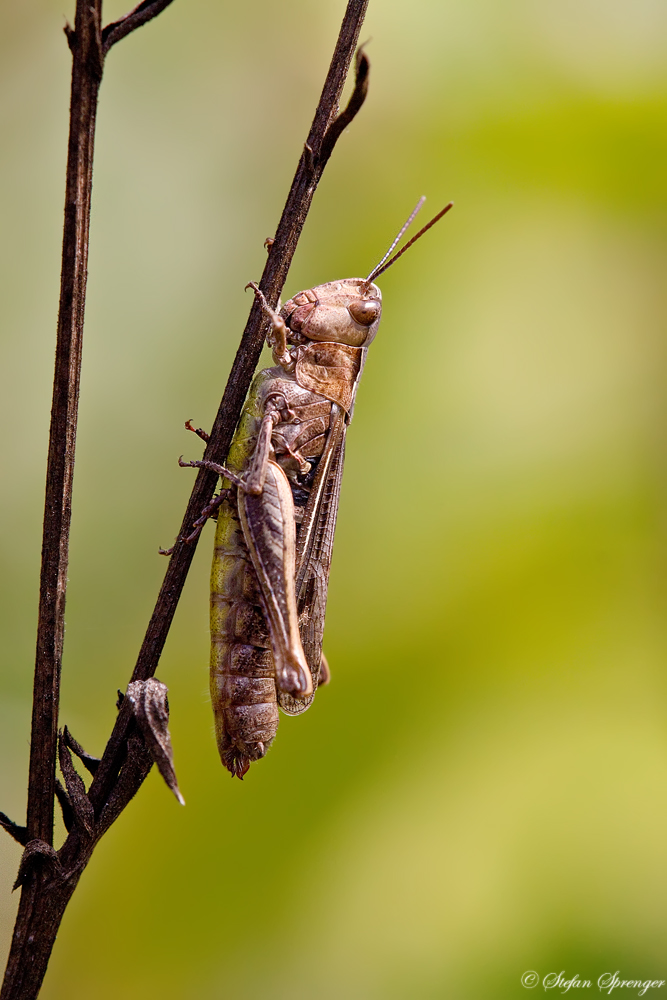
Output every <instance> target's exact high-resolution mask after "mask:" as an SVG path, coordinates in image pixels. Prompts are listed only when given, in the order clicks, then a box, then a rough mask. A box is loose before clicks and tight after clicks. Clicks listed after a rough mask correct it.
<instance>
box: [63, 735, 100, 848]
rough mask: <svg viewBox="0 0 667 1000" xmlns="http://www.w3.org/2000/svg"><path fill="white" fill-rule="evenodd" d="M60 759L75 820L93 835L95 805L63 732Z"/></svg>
mask: <svg viewBox="0 0 667 1000" xmlns="http://www.w3.org/2000/svg"><path fill="white" fill-rule="evenodd" d="M58 760H59V762H60V770H61V771H62V775H63V778H64V779H65V785H66V786H67V794H68V796H69V801H70V804H71V806H72V812H73V813H74V822H75V823H76V825H77V826H78V827H79V828H80V829H81V830H82V831H83V832H85V833H87V834H88V835H89V836H92V834H93V830H94V828H95V813H94V812H93V806H92V803H91V801H90V799H89V798H88V795H87V793H86V786H85V785H84V783H83V780H82V778H81V776H80V775H79V774H78V773H77V772H76V770H75V768H74V764H73V763H72V755H71V753H70V752H69V748H68V747H67V745H66V743H65V740H64V738H63V734H62V732H61V733H60V740H59V741H58Z"/></svg>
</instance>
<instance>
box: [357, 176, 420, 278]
mask: <svg viewBox="0 0 667 1000" xmlns="http://www.w3.org/2000/svg"><path fill="white" fill-rule="evenodd" d="M425 201H426V195H422V196H421V198H420V199H419V201H418V202H417V204H416V205H415V207H414V208H413V209H412V211H411V212H410V215H409V216H408V217H407V219H406V220H405V222H404V223H403V225H402V226H401V228H400V229H399V231H398V235H397V236H396V239H395V240H394V242H393V243H392V244H391V246H390V247H389V249H388V250H387V252H386V254H385V255H384V257H383V258H382V260H381V261H379V262H378V263H377V264H376V265H375V267H374V268H373V270H372V271H371V273H370V274H369V275H368V277H367V278H366V284H370V282H371V281H372V280H373V278H374V277H375V275H376V274H378V273H379V270H380V268H381V267H382V265H383V264H384V262H385V261H386V259H387V257H389V255H390V254H391V253H392V252H393V250H394V247H396V246H398V244H399V243H400V240H401V237H402V236H403V233H404V232H405V231H406V229H409V227H410V226H411V225H412V222H413V220H414V218H415V216H416V215H417V212H419V210H420V208H421V207H422V205H423V204H424V202H425Z"/></svg>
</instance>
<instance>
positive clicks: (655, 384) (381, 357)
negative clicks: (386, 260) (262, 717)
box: [0, 0, 667, 1000]
mask: <svg viewBox="0 0 667 1000" xmlns="http://www.w3.org/2000/svg"><path fill="white" fill-rule="evenodd" d="M126 2H127V0H122V2H121V0H113V2H111V0H110V2H108V3H107V4H106V11H105V14H106V18H105V19H106V20H111V19H112V18H113V17H115V16H118V15H119V14H121V13H123V12H124V9H125V5H126ZM66 7H67V9H66V10H65V11H63V6H62V4H61V3H60V0H23V2H21V3H19V2H17V0H13V2H9V0H5V2H4V3H3V9H2V13H3V34H2V36H1V37H0V53H1V60H0V62H1V68H0V76H1V79H2V88H1V94H2V96H1V98H0V100H1V115H2V136H3V142H2V150H1V151H0V167H1V172H2V179H1V183H0V200H1V206H0V213H1V217H2V241H1V243H2V248H1V250H0V253H1V254H2V259H1V263H0V286H1V294H2V319H3V323H2V330H3V355H2V363H1V366H0V379H1V380H2V390H1V394H2V413H1V417H0V427H1V429H2V443H3V458H2V467H3V475H2V501H3V507H2V510H3V514H2V536H1V545H2V565H3V572H2V577H1V579H0V587H1V588H2V594H1V600H0V614H1V616H2V636H3V640H2V647H1V655H2V660H3V665H2V708H1V718H0V750H1V752H2V759H3V769H2V787H1V788H0V796H1V798H0V808H2V809H3V810H5V811H6V812H8V813H10V814H11V815H12V816H14V817H15V818H16V819H17V820H21V819H22V817H23V815H24V808H25V806H24V802H25V777H26V764H27V754H28V740H29V717H30V689H31V682H32V669H33V655H34V627H35V618H36V604H37V584H38V570H39V552H40V543H41V527H40V525H41V513H42V504H43V482H44V463H45V455H46V445H47V431H48V417H49V408H50V394H51V388H50V386H51V378H52V364H53V347H54V338H55V319H56V309H57V296H58V282H59V263H60V262H59V252H60V239H61V226H62V203H63V183H64V166H65V152H66V129H67V105H68V96H69V72H70V60H69V54H68V50H67V47H66V44H65V39H64V37H63V35H62V31H61V29H62V26H63V23H64V18H63V15H64V14H66V15H67V16H68V17H70V18H72V17H73V4H72V3H71V0H68V4H67V5H66ZM343 9H344V3H343V0H335V2H334V0H326V2H320V3H312V2H311V3H308V2H306V0H289V2H284V3H275V2H273V3H272V2H270V0H246V2H245V3H244V4H243V5H242V6H241V5H238V4H232V3H230V2H228V0H187V2H186V0H175V2H174V4H173V5H172V6H171V7H170V8H169V9H168V10H167V11H166V12H165V13H164V14H162V15H161V17H160V18H159V19H158V20H157V21H156V22H154V23H153V24H151V25H150V26H148V27H146V28H143V29H142V30H141V31H139V32H137V33H136V34H135V35H133V36H132V37H131V38H129V39H126V40H125V41H123V42H122V43H120V44H119V45H118V46H117V47H116V48H114V49H113V51H112V52H111V55H110V56H109V59H108V61H107V66H106V72H105V78H104V82H103V87H102V96H101V104H100V113H99V119H98V133H97V134H98V138H97V149H96V161H95V162H96V166H95V183H94V191H93V217H92V238H91V252H90V279H89V297H88V309H87V316H86V337H85V350H84V366H83V379H82V393H81V422H80V432H79V441H78V450H77V466H76V478H75V494H74V517H73V530H72V552H71V563H70V581H71V582H70V589H69V595H68V603H67V635H66V649H65V658H64V672H63V693H62V721H63V722H64V723H65V722H66V723H67V724H68V725H69V726H70V727H71V728H72V730H73V732H74V734H75V735H76V737H77V738H78V739H79V740H80V741H81V742H83V743H84V745H85V746H86V748H87V749H88V750H89V751H90V752H93V753H99V752H100V751H101V750H102V748H103V746H104V742H105V739H106V736H107V734H108V733H109V731H110V727H111V725H112V723H113V719H114V715H115V707H114V702H115V696H116V695H115V692H116V689H117V688H119V687H120V688H124V687H125V685H126V683H127V679H128V676H129V673H130V671H131V669H132V666H133V663H134V658H135V656H136V653H137V650H138V647H139V644H140V641H141V638H142V635H143V629H144V627H145V623H146V621H147V618H148V615H149V613H150V611H151V609H152V606H153V603H154V600H155V596H156V592H157V589H158V586H159V583H160V580H161V577H162V574H163V572H164V569H165V565H164V562H163V561H162V560H161V558H160V557H159V556H158V554H157V549H158V546H159V545H168V544H170V543H171V540H172V538H173V536H174V534H175V532H176V530H177V527H178V524H179V522H180V516H181V514H182V511H183V508H184V504H185V501H186V498H187V496H188V493H189V489H190V486H191V481H192V477H191V473H190V472H188V471H183V470H180V469H178V467H177V465H176V459H177V457H178V455H179V454H180V453H185V454H186V455H188V456H191V457H197V456H198V454H199V447H198V444H197V441H196V440H195V439H194V438H193V437H192V436H191V435H188V434H187V433H186V432H185V431H184V430H183V421H184V420H185V419H186V418H193V419H194V420H195V421H196V422H197V424H198V425H199V426H204V427H206V426H208V425H210V423H211V421H212V418H213V415H214V413H215V410H216V407H217V404H218V401H219V398H220V395H221V392H222V389H223V386H224V383H225V379H226V376H227V372H228V369H229V365H230V363H231V359H232V357H233V353H234V351H235V348H236V345H237V343H238V339H239V335H240V331H241V329H242V326H243V323H244V320H245V317H246V314H247V311H248V308H249V305H250V297H249V294H248V293H244V291H243V286H244V284H245V283H246V282H247V281H248V280H250V279H256V278H257V277H258V276H259V274H260V273H261V269H262V266H263V262H264V259H265V251H264V249H263V247H262V244H263V241H264V239H265V237H267V236H269V235H271V234H272V233H273V232H274V229H275V226H276V223H277V219H278V217H279V213H280V210H281V207H282V204H283V202H284V198H285V195H286V191H287V188H288V185H289V182H290V180H291V177H292V174H293V171H294V167H295V164H296V160H297V157H298V155H299V151H300V147H301V143H302V142H303V140H304V137H305V135H306V133H307V129H308V126H309V123H310V119H311V116H312V112H313V109H314V105H315V102H316V100H317V97H318V96H319V91H320V88H321V85H322V81H323V78H324V73H325V70H326V67H327V65H328V62H329V58H330V53H331V50H332V47H333V43H334V39H335V36H336V32H337V27H338V24H339V21H340V18H341V16H342V13H343ZM369 36H370V37H372V43H371V44H370V45H369V47H368V52H369V55H370V58H371V60H372V76H371V87H370V95H369V98H368V102H367V104H366V106H365V108H364V109H363V111H362V113H361V115H360V116H359V118H358V119H357V120H356V121H355V123H354V124H353V126H352V127H351V128H350V129H349V130H348V132H347V133H346V134H345V135H344V136H343V137H342V139H341V141H340V143H339V146H338V148H337V150H336V152H335V155H334V157H333V159H332V161H331V163H330V165H329V167H328V169H327V172H326V175H325V178H324V180H323V183H322V184H321V185H320V188H319V190H318V193H317V195H316V198H315V202H314V205H313V208H312V211H311V214H310V217H309V220H308V223H307V227H306V230H305V232H304V235H303V239H302V241H301V244H300V248H299V251H298V253H297V256H296V258H295V261H294V265H293V268H292V271H291V273H290V277H289V281H288V284H287V286H286V292H287V293H290V294H291V293H293V292H295V291H297V290H298V289H300V288H303V287H309V286H311V285H313V284H318V283H320V282H322V281H327V280H330V279H333V278H338V277H348V276H352V275H360V274H361V275H363V274H366V273H367V272H368V271H369V270H370V268H371V266H372V265H373V263H374V262H375V261H376V260H377V259H378V258H379V257H380V256H381V254H382V253H383V252H384V250H385V248H386V246H387V244H388V243H389V241H390V239H391V237H392V235H393V233H394V231H395V230H396V229H397V228H398V226H399V225H400V223H401V221H402V220H403V218H404V217H405V215H406V214H407V212H408V211H409V210H410V208H411V207H412V205H413V204H414V202H415V201H416V199H417V197H418V196H419V195H420V194H422V193H424V194H427V195H428V197H429V201H428V205H427V208H426V209H425V212H424V214H425V215H426V214H427V213H430V214H433V213H434V212H435V211H436V210H437V209H439V208H440V207H441V206H442V205H443V204H444V203H445V201H447V200H449V199H450V198H453V199H454V200H455V202H456V207H455V210H454V211H453V212H452V213H451V215H449V216H448V217H447V219H446V220H445V221H443V222H442V224H441V225H439V226H438V227H437V228H436V229H435V230H433V232H431V233H430V234H429V236H428V237H427V238H426V239H425V240H424V241H423V242H422V243H421V245H420V246H419V247H418V248H415V250H414V251H411V253H410V255H408V256H407V257H406V258H405V259H404V260H403V261H402V262H401V264H400V265H399V266H396V267H395V268H393V269H392V270H391V271H389V272H388V273H387V274H386V276H384V277H383V278H382V281H381V284H382V288H383V292H384V302H385V314H384V319H383V321H382V326H381V329H380V333H379V336H378V338H377V340H376V342H375V344H374V346H373V349H372V353H371V356H370V358H369V363H368V366H367V368H366V373H365V376H364V381H363V384H362V387H361V390H360V393H359V399H358V405H357V410H356V414H355V420H354V424H353V427H352V429H351V432H350V435H349V437H348V442H349V446H348V458H347V467H346V473H345V482H344V486H343V495H342V504H341V511H340V519H339V525H338V533H337V544H336V552H335V558H334V566H333V572H332V577H331V588H330V597H329V611H328V624H327V632H326V636H325V648H326V651H327V655H328V657H329V662H330V663H331V666H332V673H333V682H332V684H331V686H330V688H329V689H327V690H326V691H323V692H322V693H321V694H320V695H319V696H318V698H317V700H316V703H315V705H314V707H313V708H312V710H311V711H310V712H308V713H307V714H306V715H305V716H303V717H302V718H296V719H288V718H283V719H282V722H281V727H280V732H279V736H278V739H277V740H276V743H275V745H274V748H273V749H272V751H271V753H270V754H269V756H268V758H267V759H266V760H265V761H263V762H262V763H260V764H257V765H254V766H253V767H252V769H251V772H250V774H249V775H248V777H247V779H246V780H245V781H244V782H243V783H242V784H241V783H240V782H235V781H232V780H231V778H230V777H229V775H228V774H227V773H226V772H224V771H223V769H222V767H221V765H220V763H219V761H218V759H217V754H216V750H215V745H214V740H213V732H212V722H211V715H210V706H209V700H208V693H207V658H208V650H207V583H208V572H209V560H210V547H211V541H212V530H211V528H208V529H207V532H206V535H205V537H204V540H203V542H202V544H201V545H200V547H199V550H198V552H197V556H196V560H195V563H194V567H193V570H192V572H191V574H190V577H189V579H188V583H187V588H186V591H185V595H184V598H183V600H182V602H181V605H180V608H179V611H178V614H177V617H176V621H175V624H174V627H173V629H172V634H171V636H170V639H169V643H168V645H167V649H166V651H165V654H164V657H163V659H162V663H161V665H160V668H159V671H158V676H159V677H160V678H161V679H162V680H163V681H165V682H166V683H167V684H168V686H169V688H170V700H171V707H172V735H173V740H174V744H175V754H176V768H177V773H178V776H179V780H180V784H181V788H182V790H183V792H184V795H185V798H186V800H187V808H185V809H181V808H180V807H179V806H178V805H177V803H176V802H175V800H174V799H173V797H172V796H171V795H170V794H169V793H168V791H167V790H166V788H165V787H164V785H163V784H162V783H161V781H160V780H159V778H158V777H157V776H156V775H155V774H151V776H150V778H149V779H148V781H147V783H146V786H145V788H144V789H143V790H142V791H141V793H140V794H139V796H138V797H137V799H136V800H135V801H134V802H133V803H132V804H131V805H130V807H129V808H128V809H127V811H126V812H125V813H124V814H123V816H122V817H121V819H120V821H119V822H118V823H117V824H116V825H115V826H114V828H113V829H112V831H111V832H110V833H109V834H108V835H107V837H105V839H104V840H103V842H102V843H101V844H100V846H99V847H98V849H97V851H96V853H95V856H94V858H93V861H92V863H91V864H90V866H89V868H88V869H87V871H86V872H85V874H84V876H83V878H82V880H81V883H80V887H79V889H78V890H77V892H76V894H75V896H74V899H73V901H72V903H71V905H70V907H69V909H68V911H67V913H66V916H65V920H64V923H63V926H62V930H61V933H60V936H59V938H58V941H57V944H56V947H55V951H54V955H53V959H52V963H51V967H50V970H49V973H48V975H47V979H46V984H45V986H44V990H43V994H42V995H43V997H44V998H45V1000H91V998H92V1000H98V998H99V1000H111V998H116V997H119V996H122V997H125V998H128V1000H139V998H142V1000H143V998H147V997H148V998H151V997H158V996H159V997H161V998H164V1000H214V998H215V1000H218V998H220V1000H227V998H229V1000H260V998H261V1000H311V998H317V1000H320V998H322V1000H339V998H343V997H345V998H350V1000H385V998H386V1000H403V998H407V997H410V998H411V1000H412V998H414V1000H434V998H441V997H456V998H461V1000H468V998H490V1000H495V998H506V997H507V998H509V997H520V996H525V992H524V990H523V988H522V987H521V985H520V982H519V980H520V976H521V974H522V972H524V971H525V970H527V969H534V970H536V971H537V972H538V973H539V974H540V975H544V974H546V973H548V972H550V971H556V972H558V971H560V970H561V969H563V970H565V972H566V974H567V975H569V976H571V975H573V974H574V973H579V975H580V976H582V977H588V978H590V979H593V980H595V979H597V977H598V976H599V975H600V974H601V973H603V972H613V971H614V970H616V969H618V970H620V972H621V975H622V976H624V977H625V978H634V977H641V978H644V979H645V978H649V977H654V978H667V962H666V960H665V948H664V938H665V930H666V918H667V846H666V845H667V781H666V774H667V770H666V767H667V724H666V715H667V685H666V684H665V669H664V667H665V660H666V658H667V632H666V629H665V624H664V620H665V615H664V605H665V600H666V599H667V592H666V590H667V588H666V579H667V578H666V570H667V566H666V562H667V558H666V557H667V544H666V542H667V538H666V532H667V522H666V519H665V510H666V502H667V476H666V474H665V468H666V460H667V436H666V433H665V427H666V426H667V406H666V404H665V390H666V388H667V352H666V350H665V339H664V335H665V323H664V315H665V301H664V300H665V280H664V276H663V270H664V263H665V204H666V196H665V187H666V185H665V174H666V171H665V167H666V159H667V158H666V156H665V152H666V145H667V140H666V138H665V126H666V125H667V114H666V111H667V69H666V66H667V63H666V61H665V56H666V54H667V8H665V7H664V5H662V4H660V3H658V2H657V0H606V2H605V3H602V2H601V0H507V2H505V3H503V4H500V3H494V2H492V0H411V2H410V3H406V2H399V0H371V7H370V11H369V15H368V18H367V21H366V25H365V26H364V29H363V31H362V38H368V37H369ZM0 850H1V851H2V868H1V874H2V879H1V885H0V930H1V932H2V939H3V943H4V944H5V945H7V944H8V941H9V937H10V934H11V927H12V921H13V914H14V910H15V906H16V894H14V896H11V895H10V887H11V883H12V881H13V878H14V876H15V872H16V867H17V863H18V859H19V854H20V850H19V848H18V846H17V845H15V844H13V843H12V842H11V841H10V840H9V838H8V837H4V839H2V840H0ZM538 992H541V987H540V989H539V990H538Z"/></svg>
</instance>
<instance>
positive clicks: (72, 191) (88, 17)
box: [0, 0, 171, 1000]
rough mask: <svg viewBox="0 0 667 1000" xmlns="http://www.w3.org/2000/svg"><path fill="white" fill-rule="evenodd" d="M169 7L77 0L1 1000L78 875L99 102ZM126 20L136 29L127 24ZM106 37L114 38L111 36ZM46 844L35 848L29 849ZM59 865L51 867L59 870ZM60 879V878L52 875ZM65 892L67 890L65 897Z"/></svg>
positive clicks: (37, 972)
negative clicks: (68, 688) (71, 564)
mask: <svg viewBox="0 0 667 1000" xmlns="http://www.w3.org/2000/svg"><path fill="white" fill-rule="evenodd" d="M169 2H171V0H166V2H165V0H152V2H148V3H142V4H140V9H139V8H137V9H136V10H135V11H132V12H131V14H129V15H128V17H127V18H124V19H122V21H121V22H116V23H115V24H114V25H110V26H109V29H112V30H111V31H109V29H107V31H106V32H103V31H102V26H101V25H102V0H77V4H76V15H75V27H74V30H72V29H71V28H70V27H69V26H68V27H67V28H66V34H67V38H68V42H69V45H70V48H71V50H72V57H73V61H72V88H71V100H70V131H69V143H68V151H67V175H66V190H65V219H64V227H63V246H62V271H61V285H60V306H59V312H58V334H57V343H56V360H55V372H54V380H53V401H52V409H51V427H50V435H49V453H48V461H47V474H46V499H45V505H44V528H43V538H42V567H41V576H40V596H39V617H38V626H37V652H36V658H35V678H34V688H33V711H32V731H31V743H30V769H29V782H28V811H27V834H26V839H27V841H28V847H27V848H26V855H24V857H28V858H33V859H36V858H38V857H39V858H41V859H42V860H43V861H44V863H40V864H37V863H33V864H31V865H30V866H29V870H26V873H25V878H24V880H23V888H22V892H21V901H20V904H19V912H18V915H17V919H16V926H15V929H14V936H13V939H12V947H11V951H10V955H9V960H8V964H7V970H6V973H5V980H4V984H3V988H2V993H1V994H0V995H1V996H2V998H3V1000H9V998H12V1000H13V998H19V997H20V998H24V997H26V998H28V997H33V996H36V995H37V992H38V990H39V987H40V985H41V981H42V978H43V975H44V971H45V970H46V963H47V962H48V958H49V955H50V952H51V947H52V945H53V940H54V938H55V934H56V931H57V928H58V925H59V923H60V919H61V917H62V912H63V911H64V908H65V905H66V904H67V901H68V899H69V897H70V896H71V893H72V892H73V891H74V888H75V886H76V883H77V881H78V875H77V876H76V877H75V878H73V879H71V880H69V882H68V883H67V884H66V885H63V886H61V887H60V891H51V889H50V888H48V883H49V877H50V876H49V866H50V863H51V861H52V860H53V859H52V858H51V855H49V850H50V851H51V854H53V853H54V852H53V847H52V845H53V805H54V796H55V762H56V749H57V728H58V705H59V695H60V668H61V659H62V647H63V633H64V613H65V594H66V589H67V566H68V558H69V532H70V521H71V507H72V479H73V471H74V450H75V444H76V426H77V412H78V399H79V378H80V371H81V348H82V335H83V320H84V310H85V298H86V277H87V265H88V245H89V226H90V200H91V191H92V171H93V148H94V138H95V119H96V112H97V98H98V92H99V86H100V82H101V79H102V70H103V65H104V56H105V54H106V52H107V51H108V49H109V48H110V47H111V45H113V44H114V42H115V41H117V40H118V39H119V38H122V37H124V35H125V34H128V33H129V31H132V30H134V28H135V27H139V26H140V25H141V24H145V23H146V22H147V21H148V20H150V19H151V18H152V17H155V16H156V14H158V13H160V11H161V10H163V9H164V7H166V6H167V4H168V3H169ZM125 22H129V25H128V24H126V23H125ZM105 34H106V38H105V37H104V36H105ZM31 844H32V845H41V846H40V847H39V848H38V849H34V847H33V849H32V850H29V849H30V845H31ZM51 867H52V865H51ZM51 874H52V872H51ZM63 890H64V891H63Z"/></svg>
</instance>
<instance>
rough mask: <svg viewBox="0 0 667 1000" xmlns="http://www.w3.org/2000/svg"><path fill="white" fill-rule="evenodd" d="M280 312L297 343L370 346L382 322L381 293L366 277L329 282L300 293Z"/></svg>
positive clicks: (294, 341)
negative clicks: (313, 342)
mask: <svg viewBox="0 0 667 1000" xmlns="http://www.w3.org/2000/svg"><path fill="white" fill-rule="evenodd" d="M280 315H281V317H282V318H283V320H284V321H285V323H286V325H287V327H288V329H289V330H290V331H291V332H292V333H293V334H294V337H292V338H290V339H291V340H292V342H293V343H295V344H298V343H304V342H305V341H308V340H315V341H321V342H326V343H334V344H347V345H348V346H350V347H368V345H369V344H370V343H371V341H372V340H373V337H374V336H375V334H376V333H377V328H378V326H379V325H380V316H381V315H382V292H381V291H380V289H379V288H378V287H377V285H374V284H373V283H372V282H368V281H367V280H366V279H365V278H343V279H342V280H340V281H327V282H326V283H325V284H324V285H317V286H316V287H315V288H309V289H307V290H306V291H304V292H299V293H298V295H295V296H294V297H293V298H291V299H290V300H289V302H286V303H285V305H284V306H283V307H282V309H281V310H280Z"/></svg>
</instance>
